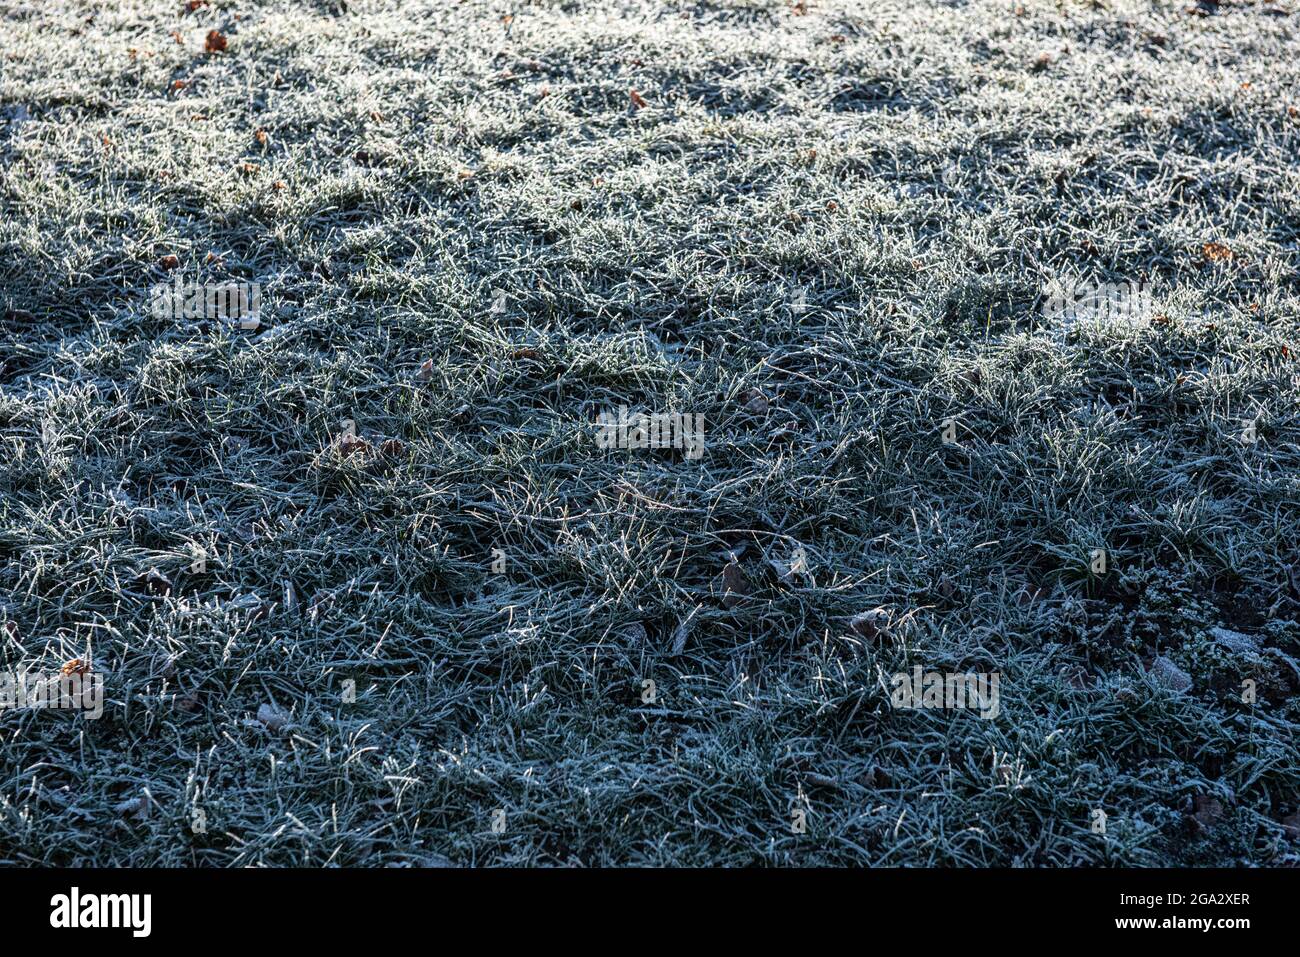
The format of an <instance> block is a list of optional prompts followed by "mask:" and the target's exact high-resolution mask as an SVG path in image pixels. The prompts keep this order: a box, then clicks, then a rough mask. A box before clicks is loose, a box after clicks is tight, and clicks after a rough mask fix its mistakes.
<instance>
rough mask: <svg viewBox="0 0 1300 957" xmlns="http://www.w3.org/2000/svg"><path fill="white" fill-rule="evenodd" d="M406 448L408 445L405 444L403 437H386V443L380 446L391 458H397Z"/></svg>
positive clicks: (380, 449)
mask: <svg viewBox="0 0 1300 957" xmlns="http://www.w3.org/2000/svg"><path fill="white" fill-rule="evenodd" d="M405 449H406V445H405V444H403V442H402V440H401V439H385V440H384V444H383V445H381V446H380V447H379V451H381V452H382V453H383V454H384V455H387V456H389V457H390V458H396V457H397V456H399V455H401V454H402V452H403V451H405Z"/></svg>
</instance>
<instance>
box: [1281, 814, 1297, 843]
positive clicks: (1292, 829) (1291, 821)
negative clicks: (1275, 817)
mask: <svg viewBox="0 0 1300 957" xmlns="http://www.w3.org/2000/svg"><path fill="white" fill-rule="evenodd" d="M1282 828H1283V830H1285V831H1286V833H1287V836H1288V837H1290V838H1291V839H1292V840H1297V839H1300V811H1296V812H1295V813H1294V814H1288V815H1287V816H1286V817H1284V818H1282Z"/></svg>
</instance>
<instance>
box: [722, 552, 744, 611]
mask: <svg viewBox="0 0 1300 957" xmlns="http://www.w3.org/2000/svg"><path fill="white" fill-rule="evenodd" d="M748 594H749V583H748V582H747V581H746V580H745V573H744V572H742V571H741V570H740V565H739V564H738V563H736V562H729V563H728V564H727V565H726V566H725V567H724V568H723V569H722V603H723V604H724V605H726V606H727V607H728V608H734V607H736V606H737V605H738V604H740V603H741V602H742V601H743V600H744V599H745V596H746V595H748Z"/></svg>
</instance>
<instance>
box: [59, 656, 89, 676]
mask: <svg viewBox="0 0 1300 957" xmlns="http://www.w3.org/2000/svg"><path fill="white" fill-rule="evenodd" d="M90 670H91V666H90V662H89V661H87V660H86V659H84V658H73V659H72V660H71V661H65V662H64V663H63V667H61V668H60V669H59V674H61V675H64V676H67V677H71V676H72V675H78V676H80V677H85V676H86V675H88V674H90Z"/></svg>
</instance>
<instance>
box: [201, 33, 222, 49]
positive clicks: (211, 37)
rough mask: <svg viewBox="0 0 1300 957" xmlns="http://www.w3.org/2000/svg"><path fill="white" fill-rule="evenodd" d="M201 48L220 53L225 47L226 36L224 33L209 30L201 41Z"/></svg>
mask: <svg viewBox="0 0 1300 957" xmlns="http://www.w3.org/2000/svg"><path fill="white" fill-rule="evenodd" d="M203 49H204V51H205V52H207V53H220V52H222V51H223V50H225V49H226V37H225V35H224V34H222V33H220V32H218V31H216V30H209V31H208V38H207V40H205V41H204V43H203Z"/></svg>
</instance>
